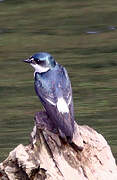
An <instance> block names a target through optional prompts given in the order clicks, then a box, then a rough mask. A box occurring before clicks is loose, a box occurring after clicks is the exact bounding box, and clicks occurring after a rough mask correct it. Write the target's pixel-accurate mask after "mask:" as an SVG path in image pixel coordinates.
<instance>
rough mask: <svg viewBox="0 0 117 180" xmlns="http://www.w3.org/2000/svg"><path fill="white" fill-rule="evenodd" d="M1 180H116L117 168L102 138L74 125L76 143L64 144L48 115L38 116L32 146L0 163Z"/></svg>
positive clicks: (94, 132) (15, 150)
mask: <svg viewBox="0 0 117 180" xmlns="http://www.w3.org/2000/svg"><path fill="white" fill-rule="evenodd" d="M0 179H1V180H8V179H9V180H117V166H116V164H115V159H114V157H113V155H112V153H111V149H110V147H109V145H108V144H107V142H106V140H105V139H104V138H103V136H102V135H100V134H98V133H97V132H96V131H95V130H93V129H92V128H90V127H88V126H79V125H78V124H77V123H75V132H74V135H73V142H72V143H71V144H67V143H65V142H63V141H62V140H61V139H60V137H59V135H58V134H57V133H55V132H54V131H53V129H52V126H51V123H49V124H48V117H47V115H46V113H45V112H40V113H37V114H36V115H35V126H34V128H33V131H32V133H31V143H30V144H29V145H27V146H24V145H22V144H20V145H18V146H17V147H16V148H15V149H14V150H13V151H11V152H10V153H9V156H8V158H7V159H6V160H4V161H3V162H2V163H1V164H0Z"/></svg>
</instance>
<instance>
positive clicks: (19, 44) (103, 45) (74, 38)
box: [0, 0, 117, 161]
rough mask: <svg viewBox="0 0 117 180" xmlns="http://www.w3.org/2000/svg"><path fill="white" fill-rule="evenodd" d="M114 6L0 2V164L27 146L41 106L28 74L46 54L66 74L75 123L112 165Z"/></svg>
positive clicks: (76, 0)
mask: <svg viewBox="0 0 117 180" xmlns="http://www.w3.org/2000/svg"><path fill="white" fill-rule="evenodd" d="M116 28H117V1H114V0H112V1H110V0H98V1H97V0H71V1H68V0H59V1H57V0H1V1H0V161H2V160H3V159H5V158H6V157H7V155H8V153H9V152H10V151H11V150H12V149H13V148H14V147H16V146H17V145H18V144H20V143H23V144H28V143H29V134H30V132H31V130H32V128H33V125H34V121H33V117H34V114H35V112H37V111H39V110H40V109H42V106H41V104H40V102H39V100H38V97H37V96H36V94H35V91H34V87H33V69H32V67H30V66H29V65H27V64H24V63H23V62H22V60H23V59H25V58H27V57H29V56H30V55H32V54H33V53H36V52H40V51H46V52H49V53H51V54H52V55H53V56H54V57H55V59H56V60H57V61H58V62H59V63H60V64H62V65H63V66H65V67H66V68H67V70H68V73H69V76H70V79H71V82H72V88H73V97H74V107H75V119H76V121H77V122H78V123H79V124H80V125H84V124H86V125H89V126H91V127H92V128H94V129H96V130H97V131H98V132H99V133H101V134H102V135H103V136H104V137H105V138H106V140H107V141H108V143H109V144H110V146H111V148H112V152H113V154H114V156H115V158H116V159H117V29H116Z"/></svg>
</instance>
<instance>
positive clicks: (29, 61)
mask: <svg viewBox="0 0 117 180" xmlns="http://www.w3.org/2000/svg"><path fill="white" fill-rule="evenodd" d="M23 61H24V62H25V63H31V62H32V60H31V59H25V60H23Z"/></svg>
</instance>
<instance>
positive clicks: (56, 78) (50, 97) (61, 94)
mask: <svg viewBox="0 0 117 180" xmlns="http://www.w3.org/2000/svg"><path fill="white" fill-rule="evenodd" d="M24 62H26V63H29V64H30V65H31V66H32V67H33V68H34V69H35V72H34V80H35V82H34V87H35V91H36V94H37V96H38V97H39V98H40V101H41V103H42V105H43V106H44V108H45V110H46V113H47V115H48V117H49V119H50V120H51V122H52V124H53V127H54V128H55V129H56V130H57V132H58V133H59V136H60V137H61V138H62V139H64V140H65V141H67V142H71V141H72V138H73V133H74V110H73V99H72V88H71V82H70V80H69V76H68V73H67V71H66V69H65V68H64V67H63V66H62V65H60V64H58V63H57V62H56V61H55V59H54V58H53V57H52V56H51V55H50V54H49V53H46V52H40V53H36V54H34V55H32V56H31V57H29V59H26V60H24Z"/></svg>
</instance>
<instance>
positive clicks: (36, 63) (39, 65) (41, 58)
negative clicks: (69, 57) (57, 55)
mask: <svg viewBox="0 0 117 180" xmlns="http://www.w3.org/2000/svg"><path fill="white" fill-rule="evenodd" d="M24 62H26V63H29V64H30V65H31V66H32V67H33V68H34V69H35V72H39V73H42V72H47V71H48V70H50V69H52V68H54V67H55V65H56V62H55V60H54V58H53V57H52V56H51V55H50V54H49V53H46V52H40V53H36V54H34V55H32V56H31V57H29V59H26V60H24Z"/></svg>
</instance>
